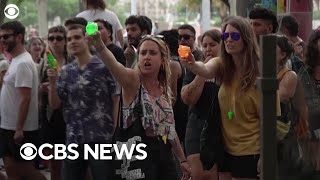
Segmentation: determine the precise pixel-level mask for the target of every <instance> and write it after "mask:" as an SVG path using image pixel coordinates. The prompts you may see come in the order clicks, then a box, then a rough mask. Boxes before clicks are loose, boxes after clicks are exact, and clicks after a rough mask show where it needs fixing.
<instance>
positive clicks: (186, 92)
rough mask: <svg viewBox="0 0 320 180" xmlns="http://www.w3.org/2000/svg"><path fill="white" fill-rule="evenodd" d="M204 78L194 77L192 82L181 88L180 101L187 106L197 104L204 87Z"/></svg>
mask: <svg viewBox="0 0 320 180" xmlns="http://www.w3.org/2000/svg"><path fill="white" fill-rule="evenodd" d="M204 83H205V78H203V77H200V76H196V77H195V78H194V80H193V81H192V82H191V83H189V84H187V85H185V86H183V87H182V89H181V99H182V101H183V102H184V103H185V104H187V105H188V106H191V105H194V104H196V103H197V102H198V100H199V98H200V96H201V94H202V90H203V87H204Z"/></svg>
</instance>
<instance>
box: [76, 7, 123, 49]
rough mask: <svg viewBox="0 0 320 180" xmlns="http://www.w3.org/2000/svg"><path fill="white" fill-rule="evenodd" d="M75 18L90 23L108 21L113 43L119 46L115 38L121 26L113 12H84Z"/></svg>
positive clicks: (97, 10)
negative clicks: (99, 20) (81, 18)
mask: <svg viewBox="0 0 320 180" xmlns="http://www.w3.org/2000/svg"><path fill="white" fill-rule="evenodd" d="M77 17H83V18H84V19H86V20H87V21H90V22H92V21H94V20H96V19H103V20H105V21H108V22H109V23H110V24H111V25H112V31H113V33H112V38H113V43H114V44H116V45H118V46H120V42H119V41H118V37H117V31H119V30H122V26H121V24H120V21H119V18H118V16H117V15H116V14H115V13H114V12H112V11H110V10H108V9H106V10H101V9H96V10H85V11H82V12H80V13H79V14H78V15H77Z"/></svg>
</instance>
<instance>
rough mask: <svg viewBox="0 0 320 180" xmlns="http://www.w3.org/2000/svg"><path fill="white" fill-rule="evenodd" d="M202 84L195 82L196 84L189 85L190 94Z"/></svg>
mask: <svg viewBox="0 0 320 180" xmlns="http://www.w3.org/2000/svg"><path fill="white" fill-rule="evenodd" d="M200 86H201V85H200V84H195V85H191V84H190V85H189V86H188V89H189V91H188V96H191V95H192V93H193V91H194V90H195V89H197V88H199V87H200Z"/></svg>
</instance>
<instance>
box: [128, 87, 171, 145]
mask: <svg viewBox="0 0 320 180" xmlns="http://www.w3.org/2000/svg"><path fill="white" fill-rule="evenodd" d="M140 91H141V92H140ZM122 111H123V128H125V129H126V128H129V127H130V126H131V125H132V123H133V122H134V121H136V120H138V119H139V118H140V119H141V123H142V126H143V128H144V129H145V130H146V131H151V132H152V133H153V134H154V135H158V136H166V137H167V139H169V140H174V139H175V138H176V137H177V134H176V130H175V123H174V116H173V110H172V106H171V104H170V103H169V102H168V100H167V99H166V98H165V96H164V95H161V96H160V97H154V96H152V95H150V94H149V92H148V91H147V90H146V89H145V88H144V87H143V85H140V88H139V90H138V91H137V94H136V96H135V98H134V100H133V101H132V102H131V103H130V105H129V106H123V109H122Z"/></svg>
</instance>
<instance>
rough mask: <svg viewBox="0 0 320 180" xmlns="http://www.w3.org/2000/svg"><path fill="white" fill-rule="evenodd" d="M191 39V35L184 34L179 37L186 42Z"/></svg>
mask: <svg viewBox="0 0 320 180" xmlns="http://www.w3.org/2000/svg"><path fill="white" fill-rule="evenodd" d="M191 37H193V36H190V35H189V34H183V35H179V36H178V39H179V40H181V39H182V38H183V39H185V40H189V39H190V38H191Z"/></svg>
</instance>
